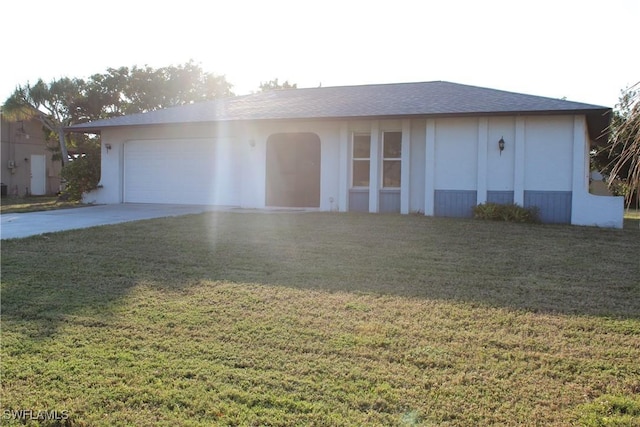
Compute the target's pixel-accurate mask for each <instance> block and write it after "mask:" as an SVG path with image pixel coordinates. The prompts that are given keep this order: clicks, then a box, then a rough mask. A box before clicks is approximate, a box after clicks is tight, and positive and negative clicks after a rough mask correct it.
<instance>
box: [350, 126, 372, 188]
mask: <svg viewBox="0 0 640 427" xmlns="http://www.w3.org/2000/svg"><path fill="white" fill-rule="evenodd" d="M357 136H368V137H369V156H368V157H355V153H354V151H355V147H356V144H355V142H356V137H357ZM371 140H372V139H371V132H352V133H351V168H350V169H351V173H350V176H349V184H350V188H353V189H365V188H366V189H368V188H369V187H370V185H371V183H369V185H358V186H356V185H353V171H354V167H353V166H354V164H355V162H356V161H360V162H364V161H368V162H369V171H371Z"/></svg>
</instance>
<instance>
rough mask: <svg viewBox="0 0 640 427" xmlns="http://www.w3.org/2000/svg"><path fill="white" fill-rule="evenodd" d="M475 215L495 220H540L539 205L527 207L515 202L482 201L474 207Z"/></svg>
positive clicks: (479, 217) (530, 221)
mask: <svg viewBox="0 0 640 427" xmlns="http://www.w3.org/2000/svg"><path fill="white" fill-rule="evenodd" d="M473 217H474V218H477V219H490V220H493V221H510V222H529V223H536V222H540V215H539V212H538V208H537V207H535V206H534V207H530V208H525V207H522V206H520V205H517V204H515V203H511V204H500V203H481V204H479V205H477V206H474V207H473Z"/></svg>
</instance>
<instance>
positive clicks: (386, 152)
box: [382, 132, 402, 188]
mask: <svg viewBox="0 0 640 427" xmlns="http://www.w3.org/2000/svg"><path fill="white" fill-rule="evenodd" d="M382 144H383V148H382V156H383V158H382V169H383V171H382V187H383V188H400V175H401V168H402V159H401V157H402V132H384V133H383V136H382Z"/></svg>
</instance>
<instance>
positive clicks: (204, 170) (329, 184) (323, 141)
mask: <svg viewBox="0 0 640 427" xmlns="http://www.w3.org/2000/svg"><path fill="white" fill-rule="evenodd" d="M610 114H611V110H610V109H609V108H607V107H601V106H596V105H589V104H583V103H578V102H570V101H566V100H560V99H551V98H544V97H539V96H532V95H524V94H518V93H511V92H505V91H500V90H494V89H487V88H481V87H475V86H467V85H461V84H456V83H449V82H442V81H434V82H423V83H400V84H379V85H363V86H345V87H321V88H310V89H288V90H275V91H269V92H262V93H256V94H252V95H246V96H237V97H231V98H226V99H218V100H214V101H210V102H202V103H197V104H189V105H184V106H178V107H173V108H167V109H163V110H158V111H153V112H148V113H142V114H133V115H128V116H122V117H116V118H112V119H107V120H100V121H95V122H90V123H83V124H79V125H75V126H72V127H70V128H69V129H68V130H70V131H74V132H87V133H98V132H99V133H100V134H101V135H102V177H101V181H100V185H99V188H98V189H97V190H95V191H92V192H91V193H89V194H86V196H85V201H86V202H89V203H176V204H210V205H220V206H237V207H242V208H257V209H263V208H270V207H289V208H316V209H318V210H320V211H340V212H346V211H359V212H381V213H388V212H397V213H402V214H408V213H412V212H419V213H423V214H424V215H435V216H453V217H469V216H471V215H472V207H473V206H474V205H476V204H480V203H484V202H498V203H517V204H519V205H521V206H525V207H529V206H537V207H538V208H539V209H540V214H541V218H542V220H543V221H544V222H547V223H567V224H577V225H594V226H602V227H618V228H621V227H622V217H623V199H622V198H620V197H608V196H597V195H594V194H590V193H589V179H590V170H589V151H590V148H591V147H592V145H593V144H594V143H595V142H596V141H597V140H598V139H599V138H603V137H606V136H604V135H605V134H606V132H607V128H608V124H609V118H610Z"/></svg>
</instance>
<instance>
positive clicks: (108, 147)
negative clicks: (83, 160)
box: [104, 142, 111, 153]
mask: <svg viewBox="0 0 640 427" xmlns="http://www.w3.org/2000/svg"><path fill="white" fill-rule="evenodd" d="M104 148H106V149H107V153H108V152H109V150H111V144H109V143H108V142H107V143H106V144H104Z"/></svg>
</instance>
